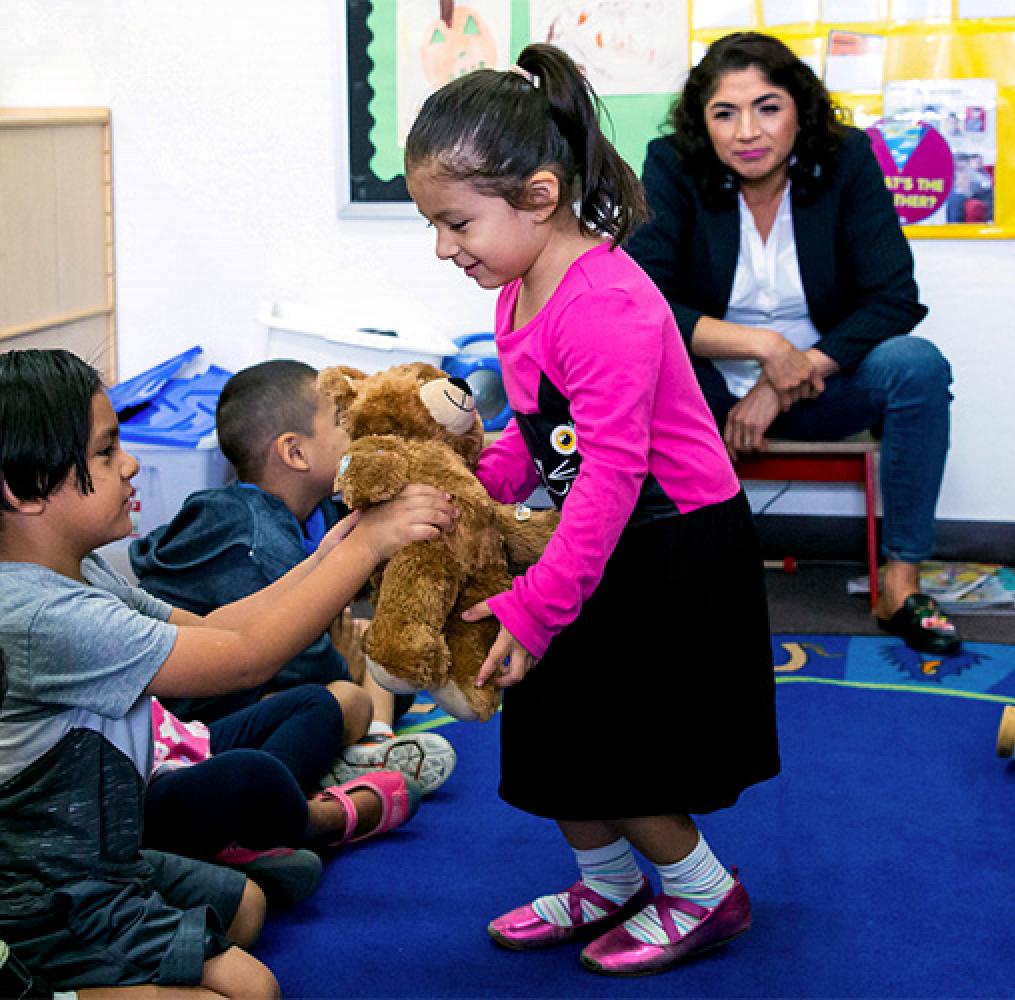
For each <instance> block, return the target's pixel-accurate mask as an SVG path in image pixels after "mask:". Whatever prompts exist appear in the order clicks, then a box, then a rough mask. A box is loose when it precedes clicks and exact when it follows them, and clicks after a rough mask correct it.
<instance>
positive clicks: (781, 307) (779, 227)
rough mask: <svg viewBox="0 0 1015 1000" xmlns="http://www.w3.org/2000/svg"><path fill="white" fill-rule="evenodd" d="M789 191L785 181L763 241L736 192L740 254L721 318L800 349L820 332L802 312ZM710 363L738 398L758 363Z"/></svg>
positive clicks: (757, 369) (749, 383)
mask: <svg viewBox="0 0 1015 1000" xmlns="http://www.w3.org/2000/svg"><path fill="white" fill-rule="evenodd" d="M789 189H790V185H789V184H787V185H786V190H785V191H784V192H783V195H782V201H780V202H779V208H778V210H777V212H776V215H775V223H774V224H773V226H772V231H771V232H770V233H769V234H768V241H767V242H765V241H763V240H762V238H761V233H759V232H758V227H757V226H756V225H755V223H754V216H753V215H752V214H751V210H750V209H749V208H748V207H747V203H746V202H745V201H744V196H743V195H742V194H741V195H740V196H739V200H740V252H739V254H738V256H737V270H736V275H735V276H734V279H733V291H732V292H731V293H730V301H729V304H728V306H727V307H726V315H725V316H724V317H723V319H725V320H727V321H728V322H730V323H738V324H740V325H742V326H753V327H759V328H760V327H764V328H765V329H768V330H775V331H776V332H778V333H781V334H782V335H783V336H784V337H785V338H786V339H787V340H788V341H789V342H790V343H791V344H793V346H794V347H798V348H799V349H800V350H801V351H805V350H807V348H808V347H813V346H814V345H815V344H816V343H817V342H818V341H819V340H820V339H821V334H819V333H818V331H817V329H816V328H815V326H814V324H813V323H812V322H811V317H810V313H809V312H808V311H807V300H806V298H805V297H804V286H803V282H802V281H801V279H800V262H799V260H798V259H797V252H796V239H795V238H794V236H793V212H792V209H791V207H790V199H789ZM713 364H714V365H715V366H716V368H718V369H719V371H720V372H722V375H723V378H725V379H726V385H727V387H728V388H729V391H730V392H731V393H732V394H733V395H734V396H736V397H737V398H738V399H739V398H742V397H743V396H745V395H747V393H748V392H749V391H750V390H751V389H752V388H753V387H754V383H755V382H757V381H758V379H759V378H760V376H761V363H760V362H758V361H751V360H743V361H734V360H730V359H717V360H715V361H714V362H713Z"/></svg>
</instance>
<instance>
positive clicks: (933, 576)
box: [847, 560, 1015, 615]
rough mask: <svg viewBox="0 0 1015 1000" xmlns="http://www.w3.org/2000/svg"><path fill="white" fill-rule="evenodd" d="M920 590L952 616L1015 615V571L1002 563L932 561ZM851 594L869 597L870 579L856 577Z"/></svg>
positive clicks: (927, 564)
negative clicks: (867, 595)
mask: <svg viewBox="0 0 1015 1000" xmlns="http://www.w3.org/2000/svg"><path fill="white" fill-rule="evenodd" d="M920 590H921V591H922V592H923V593H925V594H929V595H930V596H931V597H933V598H934V599H935V600H936V601H937V602H938V604H940V605H941V609H942V610H943V611H945V612H946V613H948V614H953V615H967V614H977V613H980V614H1006V613H1015V572H1013V571H1012V570H1010V569H1007V568H1005V567H1004V566H1001V565H1000V564H998V563H980V562H944V561H938V560H929V561H927V562H924V563H921V565H920ZM847 591H848V593H850V594H869V593H870V580H869V578H868V577H866V576H861V577H854V578H853V579H851V580H850V581H849V582H848V584H847Z"/></svg>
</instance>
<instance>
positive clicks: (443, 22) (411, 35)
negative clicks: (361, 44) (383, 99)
mask: <svg viewBox="0 0 1015 1000" xmlns="http://www.w3.org/2000/svg"><path fill="white" fill-rule="evenodd" d="M397 2H398V7H397V12H396V32H397V36H396V46H397V58H396V61H395V66H396V74H395V102H396V107H397V111H396V113H397V121H398V143H399V145H400V146H404V145H405V137H406V136H407V135H408V134H409V129H410V128H411V127H412V123H413V122H414V121H415V120H416V115H417V114H418V113H419V109H420V107H421V106H422V104H423V101H425V100H426V99H427V97H429V96H430V94H432V93H433V92H434V91H435V90H437V89H439V88H440V87H442V86H444V84H445V83H448V82H449V81H451V80H454V79H455V78H457V77H459V76H464V75H465V74H466V73H469V72H471V71H472V70H474V69H483V68H488V69H507V67H508V66H509V65H510V64H511V0H469V2H468V3H458V2H455V0H397Z"/></svg>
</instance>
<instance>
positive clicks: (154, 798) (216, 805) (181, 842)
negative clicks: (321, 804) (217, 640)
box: [144, 684, 344, 859]
mask: <svg viewBox="0 0 1015 1000" xmlns="http://www.w3.org/2000/svg"><path fill="white" fill-rule="evenodd" d="M343 726H344V721H343V718H342V709H341V707H340V706H339V704H338V702H337V701H336V700H335V698H334V696H333V695H332V694H331V693H330V692H329V691H328V690H327V688H325V687H323V686H321V685H318V684H304V685H301V686H300V687H296V688H289V689H287V690H285V691H282V692H280V693H279V694H276V695H273V696H272V697H270V698H266V699H264V700H263V701H259V702H257V703H256V704H254V705H251V706H249V707H248V708H245V709H243V710H241V711H239V712H234V713H233V714H232V715H227V716H225V717H224V718H221V719H218V720H217V721H215V722H213V723H211V725H210V726H209V727H208V728H209V730H210V732H211V750H212V756H211V757H210V758H209V759H208V760H206V761H202V762H201V763H200V764H194V765H191V766H189V767H181V768H177V769H176V770H171V771H165V772H163V773H161V774H159V775H157V776H156V777H155V778H154V779H153V780H152V781H151V783H150V784H149V786H148V791H147V794H146V796H145V824H144V846H145V847H150V848H154V849H156V850H161V851H168V852H172V853H174V854H183V855H186V856H187V857H192V858H200V859H210V858H213V857H214V856H215V855H216V854H217V853H218V852H219V851H220V850H222V848H223V847H226V846H228V845H229V844H232V843H238V844H241V845H242V846H243V847H249V848H255V849H260V850H263V849H266V848H271V847H299V846H300V845H301V844H302V843H303V841H304V839H305V835H306V829H307V799H308V797H309V796H310V795H312V794H313V792H314V791H315V789H316V785H317V782H318V780H319V779H320V778H321V776H322V775H323V774H325V773H326V772H327V770H328V768H330V767H331V765H332V763H333V762H334V760H335V758H336V757H337V756H338V755H339V753H340V752H341V749H342V731H343Z"/></svg>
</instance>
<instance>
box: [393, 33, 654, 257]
mask: <svg viewBox="0 0 1015 1000" xmlns="http://www.w3.org/2000/svg"><path fill="white" fill-rule="evenodd" d="M517 67H518V69H520V70H522V71H524V72H518V69H511V70H506V71H498V70H476V71H475V72H473V73H468V74H466V75H465V76H462V77H459V78H458V79H457V80H453V81H452V82H451V83H448V84H446V85H445V86H443V87H441V89H440V90H438V91H437V92H436V93H434V94H431V95H430V97H429V98H427V100H426V102H425V103H424V104H423V107H422V110H421V111H420V113H419V116H418V117H417V119H416V121H415V123H414V124H413V126H412V129H411V130H410V132H409V137H408V139H407V141H406V145H405V162H406V169H407V170H411V169H412V168H414V167H418V166H421V165H423V164H426V163H429V162H433V163H435V164H436V165H437V166H439V168H440V169H441V170H442V171H443V172H444V173H445V174H446V175H447V176H449V177H451V178H453V179H455V180H468V181H469V182H471V183H472V184H474V185H476V187H477V188H479V189H480V190H483V191H486V192H489V193H491V194H496V195H499V196H500V197H502V198H504V199H505V200H506V201H507V202H508V203H509V204H511V205H513V206H514V207H515V208H519V209H525V208H531V207H532V206H531V205H529V204H528V203H527V202H526V188H525V185H526V182H527V181H528V179H529V178H530V177H531V176H532V174H534V173H535V172H536V171H537V170H539V169H546V170H551V171H553V172H554V173H555V174H556V175H557V178H558V180H559V181H560V185H561V191H562V194H561V200H562V201H563V202H565V203H566V204H568V203H571V202H574V203H575V204H576V206H577V212H578V218H579V220H580V222H581V224H582V227H583V229H584V230H585V231H586V232H587V233H595V234H603V235H607V236H610V237H611V238H612V241H613V244H614V246H616V245H617V244H619V243H621V242H623V240H624V239H625V237H626V236H627V235H628V233H629V232H630V231H631V230H632V229H633V228H635V227H636V226H637V225H638V224H639V223H640V222H642V221H643V220H644V219H645V217H646V214H647V213H646V208H645V196H644V193H643V192H642V187H641V182H640V181H639V180H638V178H637V176H636V175H635V173H634V171H633V170H632V169H631V168H630V167H629V166H628V165H627V164H626V163H625V162H624V160H623V159H621V157H620V154H619V153H618V152H617V151H616V150H615V149H614V148H613V145H612V144H611V143H610V141H609V140H608V139H607V138H606V136H605V135H604V134H603V131H602V128H601V127H600V124H599V113H600V110H601V108H600V103H599V99H598V98H597V97H596V95H595V93H594V91H593V90H592V88H591V87H590V86H589V83H588V81H587V80H586V79H585V76H584V75H583V74H582V72H581V70H580V69H579V68H578V66H577V65H575V63H574V61H573V60H572V59H571V58H570V57H569V56H568V55H567V54H566V53H565V52H563V51H562V50H561V49H558V48H556V47H555V46H553V45H545V44H535V45H529V46H526V48H524V49H523V50H522V52H521V53H520V54H519V56H518V62H517Z"/></svg>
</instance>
